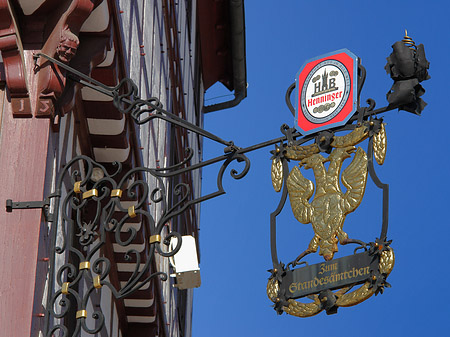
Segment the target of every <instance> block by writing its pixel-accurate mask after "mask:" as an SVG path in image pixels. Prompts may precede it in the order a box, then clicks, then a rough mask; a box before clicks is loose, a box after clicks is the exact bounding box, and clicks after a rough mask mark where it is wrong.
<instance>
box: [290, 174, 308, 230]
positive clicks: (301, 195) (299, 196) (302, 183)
mask: <svg viewBox="0 0 450 337" xmlns="http://www.w3.org/2000/svg"><path fill="white" fill-rule="evenodd" d="M286 186H287V189H288V192H289V200H290V201H291V207H292V212H293V213H294V216H295V218H296V219H297V220H298V221H300V222H301V223H304V224H308V223H310V222H311V213H312V209H311V205H310V204H309V202H308V200H309V199H310V198H311V196H312V195H313V193H314V184H313V183H312V181H311V180H308V179H306V178H305V177H304V176H303V175H302V173H301V172H300V170H299V168H298V167H297V166H295V167H294V168H293V169H292V171H291V173H290V174H289V177H288V178H287V182H286Z"/></svg>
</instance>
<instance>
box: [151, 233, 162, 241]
mask: <svg viewBox="0 0 450 337" xmlns="http://www.w3.org/2000/svg"><path fill="white" fill-rule="evenodd" d="M155 242H161V235H158V234H157V235H152V236H150V243H155Z"/></svg>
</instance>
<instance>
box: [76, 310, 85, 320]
mask: <svg viewBox="0 0 450 337" xmlns="http://www.w3.org/2000/svg"><path fill="white" fill-rule="evenodd" d="M75 317H76V318H77V319H79V318H86V317H87V311H86V310H78V311H77V314H76V316H75Z"/></svg>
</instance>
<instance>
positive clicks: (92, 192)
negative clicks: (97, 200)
mask: <svg viewBox="0 0 450 337" xmlns="http://www.w3.org/2000/svg"><path fill="white" fill-rule="evenodd" d="M97 196H98V191H97V190H96V189H95V188H93V189H92V190H89V191H87V192H84V193H83V199H87V198H91V197H97Z"/></svg>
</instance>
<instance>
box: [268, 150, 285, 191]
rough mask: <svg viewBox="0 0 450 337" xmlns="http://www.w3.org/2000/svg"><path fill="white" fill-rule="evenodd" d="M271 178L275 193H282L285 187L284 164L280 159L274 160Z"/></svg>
mask: <svg viewBox="0 0 450 337" xmlns="http://www.w3.org/2000/svg"><path fill="white" fill-rule="evenodd" d="M271 177H272V185H273V188H274V190H275V192H280V191H281V187H282V186H283V163H282V161H281V160H280V159H279V158H274V159H273V160H272V170H271Z"/></svg>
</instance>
